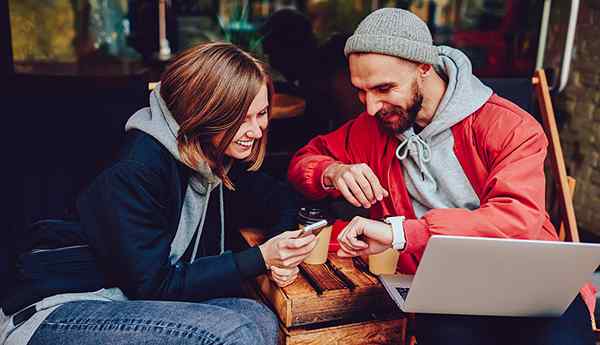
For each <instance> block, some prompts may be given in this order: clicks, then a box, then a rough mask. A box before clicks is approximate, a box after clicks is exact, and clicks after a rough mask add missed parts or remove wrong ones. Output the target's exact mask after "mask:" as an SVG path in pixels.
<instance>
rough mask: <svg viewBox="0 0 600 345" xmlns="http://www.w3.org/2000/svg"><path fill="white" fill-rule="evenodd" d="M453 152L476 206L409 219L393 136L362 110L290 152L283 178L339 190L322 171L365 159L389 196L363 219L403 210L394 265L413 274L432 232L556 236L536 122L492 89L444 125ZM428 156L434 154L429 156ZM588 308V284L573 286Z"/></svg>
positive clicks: (307, 190)
mask: <svg viewBox="0 0 600 345" xmlns="http://www.w3.org/2000/svg"><path fill="white" fill-rule="evenodd" d="M451 130H452V134H453V136H454V153H455V154H456V157H457V159H458V161H459V162H460V165H461V166H462V168H463V170H464V172H465V175H466V176H467V178H468V179H469V181H470V183H471V185H472V187H473V189H474V190H475V192H476V193H477V195H478V196H479V200H480V205H481V206H480V208H478V209H476V210H468V209H462V208H444V209H441V208H440V209H432V210H430V211H428V212H426V213H425V214H424V215H423V217H422V218H420V219H415V218H416V217H415V213H414V210H413V207H412V203H411V199H410V196H409V195H408V192H407V189H406V186H405V184H404V177H403V172H402V165H401V164H400V162H399V161H398V159H397V158H396V156H395V149H396V147H397V146H398V143H399V141H398V139H397V138H395V137H393V136H391V135H389V134H387V133H386V132H385V131H383V130H382V129H381V127H379V125H378V123H377V120H376V119H375V118H374V117H373V116H370V115H368V114H367V113H363V114H361V115H360V116H359V117H358V118H356V119H355V120H352V121H349V122H348V123H346V124H345V125H343V126H342V127H340V128H339V129H337V130H336V131H334V132H331V133H329V134H327V135H323V136H318V137H316V138H314V139H313V140H311V141H310V142H309V143H308V144H307V145H306V146H304V147H303V148H302V149H300V150H299V151H298V152H297V153H296V154H295V155H294V157H293V158H292V161H291V163H290V167H289V171H288V178H289V180H290V181H291V182H292V184H293V185H294V186H295V187H296V188H297V189H298V190H300V191H301V192H302V193H303V194H304V195H306V196H307V197H309V198H311V199H321V198H324V197H326V196H334V197H337V196H339V192H337V191H336V190H325V189H323V186H322V182H321V177H322V174H323V171H324V170H325V169H326V168H327V167H328V166H329V165H330V164H332V163H333V162H336V161H338V162H342V163H346V164H355V163H366V164H368V165H369V167H370V168H371V169H372V170H373V172H374V173H375V175H377V177H378V178H379V181H380V183H381V185H382V186H383V188H385V189H386V190H387V191H388V192H389V193H390V196H389V197H388V198H385V199H384V200H382V201H381V202H379V203H376V204H375V205H373V206H372V207H371V209H370V217H371V218H373V219H381V218H382V217H384V216H391V215H404V216H406V217H407V218H408V219H407V220H406V221H405V223H404V229H405V233H406V241H407V246H406V249H405V250H404V251H403V252H402V253H401V255H400V259H399V262H398V270H399V271H401V272H403V273H408V274H414V273H415V272H416V268H417V264H418V262H419V260H420V259H421V256H422V255H423V251H424V249H425V245H426V244H427V241H428V240H429V237H431V236H432V235H436V234H438V235H461V236H477V237H499V238H516V239H535V240H551V241H556V240H558V236H557V233H556V230H555V229H554V227H553V225H552V223H551V222H550V218H549V216H548V214H547V212H546V209H545V188H546V187H545V177H544V159H545V157H546V148H547V145H548V141H547V139H546V136H545V134H544V131H543V130H542V128H541V126H540V125H539V123H538V122H537V121H536V120H535V119H534V118H533V117H532V116H531V115H529V114H528V113H527V112H525V111H524V110H522V109H521V108H519V107H517V106H516V105H514V104H513V103H511V102H509V101H508V100H506V99H504V98H501V97H499V96H497V95H493V96H492V97H490V99H489V100H488V101H487V102H486V104H484V105H483V106H482V107H481V108H480V109H479V110H477V111H476V112H474V113H473V114H472V115H471V116H468V117H467V118H465V119H464V120H462V121H461V122H459V123H457V124H456V125H454V126H453V127H452V128H451ZM433 159H435V157H434V158H433ZM581 292H582V295H583V297H584V300H585V301H586V304H587V305H588V307H590V310H593V306H594V303H595V301H594V295H593V293H594V292H593V288H592V287H591V285H586V286H585V287H584V288H582V290H581Z"/></svg>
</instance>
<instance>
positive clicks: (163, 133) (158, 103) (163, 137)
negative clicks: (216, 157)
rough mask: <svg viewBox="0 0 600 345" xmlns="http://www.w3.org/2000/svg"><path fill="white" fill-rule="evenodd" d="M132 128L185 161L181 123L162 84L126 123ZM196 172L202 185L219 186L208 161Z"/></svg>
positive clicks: (199, 166)
mask: <svg viewBox="0 0 600 345" xmlns="http://www.w3.org/2000/svg"><path fill="white" fill-rule="evenodd" d="M132 129H137V130H140V131H142V132H144V133H146V134H148V135H150V136H152V137H153V138H154V139H156V140H158V142H160V143H161V144H162V145H163V146H164V147H165V148H166V149H167V150H168V151H169V152H170V153H171V155H172V156H173V157H174V158H175V159H177V160H178V161H180V162H181V163H184V164H185V162H183V161H182V159H181V156H180V155H179V149H178V147H177V134H178V133H179V124H177V121H175V118H174V117H173V115H172V114H171V112H170V111H169V109H168V108H167V105H166V103H165V101H164V100H163V99H162V97H161V96H160V84H158V85H157V86H156V87H155V88H154V90H153V91H152V92H151V93H150V107H148V108H143V109H140V110H138V111H137V112H136V113H135V114H133V116H131V117H130V118H129V120H128V121H127V123H126V124H125V131H129V130H132ZM193 170H194V172H195V173H196V175H198V177H199V178H200V180H201V181H202V182H203V183H202V185H204V186H206V185H209V184H210V185H213V186H217V185H218V184H219V183H220V182H221V179H220V178H219V177H218V176H216V175H215V174H214V173H213V172H212V170H211V169H210V167H209V166H208V163H207V162H206V161H201V162H200V163H199V164H198V166H197V167H194V168H193Z"/></svg>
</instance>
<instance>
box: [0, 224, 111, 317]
mask: <svg viewBox="0 0 600 345" xmlns="http://www.w3.org/2000/svg"><path fill="white" fill-rule="evenodd" d="M16 268H17V269H16V281H15V284H14V285H13V286H14V287H13V288H12V289H11V290H12V291H10V292H9V293H7V294H6V296H5V297H4V298H3V300H2V301H1V302H0V303H1V306H2V309H3V311H4V313H5V314H7V315H10V314H13V313H15V312H17V311H19V310H20V309H22V308H24V307H26V306H28V305H31V304H33V303H36V302H39V301H40V300H42V299H44V298H46V297H49V296H52V295H56V294H61V293H73V292H91V291H96V290H99V289H101V288H103V287H105V286H106V283H105V281H106V279H105V276H104V274H103V272H102V271H101V270H100V269H99V268H98V265H97V262H96V259H95V256H94V253H93V251H92V250H91V248H90V246H89V245H88V241H87V240H86V238H85V236H84V234H83V231H82V229H81V224H79V223H78V222H71V221H64V220H53V219H52V220H42V221H38V222H35V223H34V224H32V225H31V227H30V228H29V230H28V231H27V240H26V245H25V250H21V252H20V254H19V255H18V257H17V267H16Z"/></svg>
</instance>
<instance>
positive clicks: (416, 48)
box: [344, 8, 439, 65]
mask: <svg viewBox="0 0 600 345" xmlns="http://www.w3.org/2000/svg"><path fill="white" fill-rule="evenodd" d="M351 53H377V54H384V55H392V56H397V57H399V58H402V59H406V60H411V61H416V62H422V63H428V64H432V65H435V64H438V63H439V57H438V50H437V47H436V46H434V45H433V40H432V38H431V33H430V32H429V29H428V28H427V25H426V24H425V23H424V22H423V21H422V20H421V18H419V17H417V16H416V15H415V14H413V13H412V12H409V11H406V10H402V9H399V8H382V9H379V10H377V11H375V12H373V13H371V14H369V15H368V16H367V17H366V18H365V19H363V20H362V21H361V22H360V24H358V27H357V28H356V31H354V35H352V36H350V38H348V40H347V41H346V47H345V48H344V54H345V55H346V57H348V55H350V54H351Z"/></svg>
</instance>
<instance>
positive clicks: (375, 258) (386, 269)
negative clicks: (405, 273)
mask: <svg viewBox="0 0 600 345" xmlns="http://www.w3.org/2000/svg"><path fill="white" fill-rule="evenodd" d="M399 256H400V253H399V252H398V251H397V250H396V249H394V248H389V249H386V250H385V251H383V252H381V253H379V254H374V255H370V256H369V271H371V273H373V274H394V273H396V265H397V264H398V257H399Z"/></svg>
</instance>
